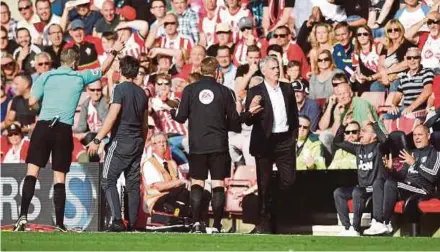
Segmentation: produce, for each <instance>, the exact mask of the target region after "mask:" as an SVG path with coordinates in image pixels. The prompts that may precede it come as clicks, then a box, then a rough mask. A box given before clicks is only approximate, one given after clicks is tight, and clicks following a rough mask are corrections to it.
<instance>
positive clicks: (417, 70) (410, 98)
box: [386, 47, 434, 119]
mask: <svg viewBox="0 0 440 252" xmlns="http://www.w3.org/2000/svg"><path fill="white" fill-rule="evenodd" d="M406 61H407V62H408V67H409V71H408V73H405V74H402V75H401V77H400V84H399V87H398V89H397V93H396V95H395V96H394V97H393V101H392V108H391V110H390V112H389V113H391V116H390V115H387V117H386V119H393V118H395V117H396V116H397V117H400V115H404V116H406V115H408V114H410V113H412V112H413V111H418V110H424V109H426V107H427V100H428V98H429V96H430V95H431V93H432V81H433V78H434V72H433V71H432V70H431V69H429V68H423V66H422V65H421V64H420V61H421V56H420V49H418V48H416V47H411V48H409V49H408V52H407V53H406ZM402 99H403V106H402V107H401V108H399V104H400V102H401V100H402ZM392 115H394V116H392Z"/></svg>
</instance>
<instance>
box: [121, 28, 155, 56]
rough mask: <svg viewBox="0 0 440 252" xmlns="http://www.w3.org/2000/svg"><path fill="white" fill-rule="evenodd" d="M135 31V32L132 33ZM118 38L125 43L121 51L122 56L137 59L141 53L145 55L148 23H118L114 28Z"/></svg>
mask: <svg viewBox="0 0 440 252" xmlns="http://www.w3.org/2000/svg"><path fill="white" fill-rule="evenodd" d="M133 30H136V32H133ZM116 31H117V32H118V38H120V39H121V40H122V42H124V43H125V48H124V50H123V51H122V52H123V55H129V56H133V57H135V58H139V55H140V54H141V53H145V52H146V49H145V39H146V38H147V35H148V23H147V22H146V21H143V20H133V21H128V22H123V21H120V22H119V24H118V26H117V27H116Z"/></svg>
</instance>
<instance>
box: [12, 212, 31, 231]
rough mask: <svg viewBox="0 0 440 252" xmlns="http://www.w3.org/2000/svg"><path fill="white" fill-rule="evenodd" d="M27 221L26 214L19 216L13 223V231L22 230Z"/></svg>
mask: <svg viewBox="0 0 440 252" xmlns="http://www.w3.org/2000/svg"><path fill="white" fill-rule="evenodd" d="M27 223H28V221H27V217H26V216H24V215H23V216H20V218H18V220H17V222H16V223H15V227H14V232H20V231H24V230H25V228H26V224H27Z"/></svg>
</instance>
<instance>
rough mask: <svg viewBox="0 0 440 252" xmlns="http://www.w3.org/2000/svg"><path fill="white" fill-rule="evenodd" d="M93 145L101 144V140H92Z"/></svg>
mask: <svg viewBox="0 0 440 252" xmlns="http://www.w3.org/2000/svg"><path fill="white" fill-rule="evenodd" d="M93 143H94V144H101V140H99V139H98V138H94V139H93Z"/></svg>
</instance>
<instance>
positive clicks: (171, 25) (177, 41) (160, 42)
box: [146, 0, 194, 51]
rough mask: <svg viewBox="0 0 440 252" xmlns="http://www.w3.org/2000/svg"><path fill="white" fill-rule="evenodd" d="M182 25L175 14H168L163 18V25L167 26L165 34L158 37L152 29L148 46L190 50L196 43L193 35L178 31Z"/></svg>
mask: <svg viewBox="0 0 440 252" xmlns="http://www.w3.org/2000/svg"><path fill="white" fill-rule="evenodd" d="M178 1H186V0H178ZM188 11H192V10H188ZM180 25H182V24H181V23H179V22H178V18H177V16H176V15H175V14H172V13H169V14H167V15H166V16H165V18H164V20H163V27H165V36H162V37H160V38H157V39H156V36H155V34H154V33H155V32H154V31H152V33H150V35H149V37H148V39H147V43H146V45H147V47H148V48H152V47H153V45H154V47H161V48H169V49H179V50H187V51H190V50H191V48H192V47H193V45H194V44H193V42H192V41H193V40H192V39H191V37H188V36H186V35H183V34H181V33H179V32H178V28H179V26H180Z"/></svg>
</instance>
